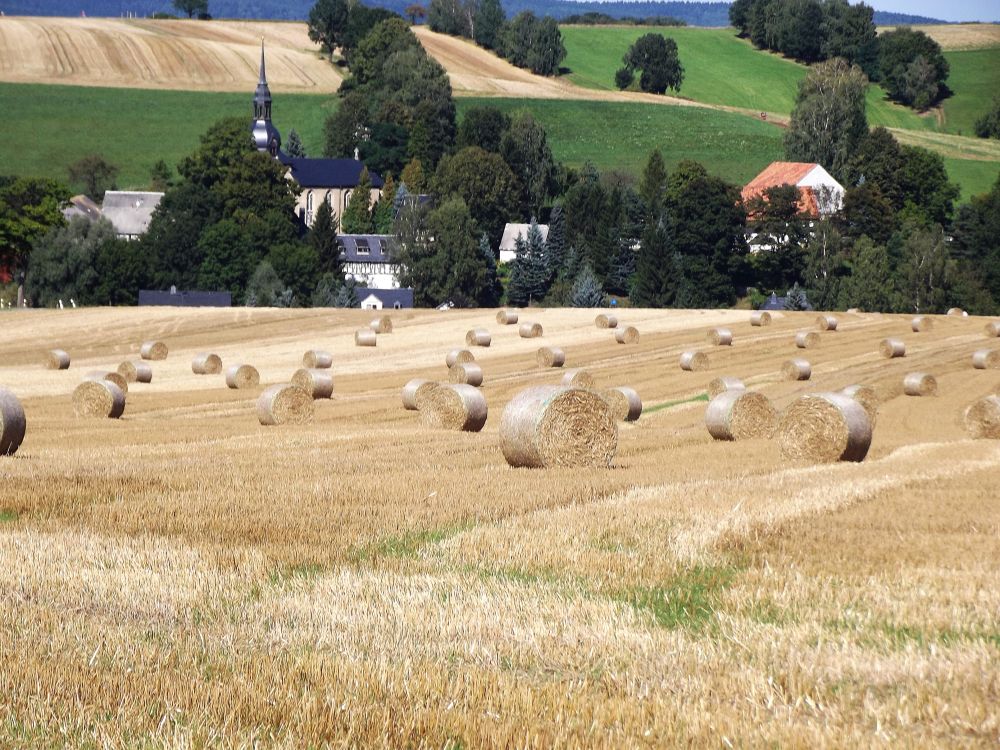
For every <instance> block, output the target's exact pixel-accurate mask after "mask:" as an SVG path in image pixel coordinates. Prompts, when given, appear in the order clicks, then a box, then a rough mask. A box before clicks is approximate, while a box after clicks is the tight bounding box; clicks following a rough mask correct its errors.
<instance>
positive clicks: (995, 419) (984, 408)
mask: <svg viewBox="0 0 1000 750" xmlns="http://www.w3.org/2000/svg"><path fill="white" fill-rule="evenodd" d="M965 429H966V431H967V432H968V433H969V435H970V436H971V437H973V438H976V439H980V438H990V439H992V440H1000V396H987V397H986V398H981V399H979V400H978V401H977V402H976V403H974V404H972V406H970V407H969V408H968V409H966V410H965ZM0 453H3V451H2V450H0Z"/></svg>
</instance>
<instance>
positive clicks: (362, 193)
mask: <svg viewBox="0 0 1000 750" xmlns="http://www.w3.org/2000/svg"><path fill="white" fill-rule="evenodd" d="M371 190H372V183H371V178H370V177H369V176H368V170H367V169H362V170H361V178H360V179H359V180H358V186H357V187H356V188H354V190H352V191H351V199H350V202H349V203H348V204H347V208H345V209H344V217H343V220H342V221H341V226H342V227H343V229H344V234H367V233H369V232H371V231H372V230H373V229H374V227H373V225H372V212H371Z"/></svg>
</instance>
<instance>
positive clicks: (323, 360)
mask: <svg viewBox="0 0 1000 750" xmlns="http://www.w3.org/2000/svg"><path fill="white" fill-rule="evenodd" d="M302 366H303V367H305V368H307V369H309V370H326V369H329V368H330V367H333V355H332V354H330V352H324V351H321V350H319V349H310V350H309V351H307V352H306V353H305V354H303V355H302Z"/></svg>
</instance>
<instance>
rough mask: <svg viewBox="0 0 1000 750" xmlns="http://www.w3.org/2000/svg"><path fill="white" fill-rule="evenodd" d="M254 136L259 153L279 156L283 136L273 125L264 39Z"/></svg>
mask: <svg viewBox="0 0 1000 750" xmlns="http://www.w3.org/2000/svg"><path fill="white" fill-rule="evenodd" d="M253 119H254V122H253V125H252V126H251V133H252V134H253V140H254V145H256V146H257V150H258V151H267V152H269V153H270V154H271V156H277V155H278V150H279V149H280V148H281V134H280V133H279V132H278V129H277V128H276V127H274V125H273V124H271V89H269V88H268V86H267V73H266V71H265V68H264V39H263V38H261V40H260V77H259V79H258V81H257V90H256V91H255V92H254V96H253Z"/></svg>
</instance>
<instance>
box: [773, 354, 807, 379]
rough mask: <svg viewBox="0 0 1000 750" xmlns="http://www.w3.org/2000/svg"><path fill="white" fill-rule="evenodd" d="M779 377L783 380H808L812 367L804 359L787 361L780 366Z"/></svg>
mask: <svg viewBox="0 0 1000 750" xmlns="http://www.w3.org/2000/svg"><path fill="white" fill-rule="evenodd" d="M781 376H782V377H783V378H784V379H785V380H809V378H811V377H812V365H811V364H809V362H808V361H807V360H804V359H789V360H787V361H785V362H784V363H782V365H781Z"/></svg>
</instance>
